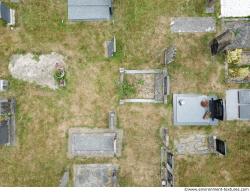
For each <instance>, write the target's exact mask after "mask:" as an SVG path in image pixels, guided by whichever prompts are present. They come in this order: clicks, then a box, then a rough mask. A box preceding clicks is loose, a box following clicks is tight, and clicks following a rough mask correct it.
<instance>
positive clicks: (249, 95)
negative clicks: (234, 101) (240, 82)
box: [239, 90, 250, 104]
mask: <svg viewBox="0 0 250 192" xmlns="http://www.w3.org/2000/svg"><path fill="white" fill-rule="evenodd" d="M239 103H240V104H250V90H240V91H239Z"/></svg>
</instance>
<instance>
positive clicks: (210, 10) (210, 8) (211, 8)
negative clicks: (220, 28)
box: [206, 0, 215, 13]
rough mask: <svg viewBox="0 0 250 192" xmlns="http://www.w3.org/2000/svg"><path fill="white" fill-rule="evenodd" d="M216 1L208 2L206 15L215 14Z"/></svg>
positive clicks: (208, 0) (210, 0)
mask: <svg viewBox="0 0 250 192" xmlns="http://www.w3.org/2000/svg"><path fill="white" fill-rule="evenodd" d="M214 5H215V0H206V13H214Z"/></svg>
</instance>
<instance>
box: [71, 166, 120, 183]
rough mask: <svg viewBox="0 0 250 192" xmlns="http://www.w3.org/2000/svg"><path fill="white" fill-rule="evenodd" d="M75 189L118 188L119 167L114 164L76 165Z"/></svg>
mask: <svg viewBox="0 0 250 192" xmlns="http://www.w3.org/2000/svg"><path fill="white" fill-rule="evenodd" d="M73 169H74V186H75V187H117V186H118V179H117V174H118V166H117V165H113V164H86V165H74V168H73Z"/></svg>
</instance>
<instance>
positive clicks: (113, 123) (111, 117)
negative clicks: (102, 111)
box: [109, 111, 117, 129]
mask: <svg viewBox="0 0 250 192" xmlns="http://www.w3.org/2000/svg"><path fill="white" fill-rule="evenodd" d="M116 121H117V118H116V113H115V112H114V111H111V112H109V128H110V129H116Z"/></svg>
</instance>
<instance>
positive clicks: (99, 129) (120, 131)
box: [67, 127, 123, 158]
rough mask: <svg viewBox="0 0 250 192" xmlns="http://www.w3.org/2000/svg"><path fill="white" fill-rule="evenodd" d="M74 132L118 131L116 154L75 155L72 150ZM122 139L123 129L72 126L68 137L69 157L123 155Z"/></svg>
mask: <svg viewBox="0 0 250 192" xmlns="http://www.w3.org/2000/svg"><path fill="white" fill-rule="evenodd" d="M72 133H116V134H117V143H116V150H117V152H116V154H114V155H103V154H96V155H74V154H73V153H72V151H71V148H72V145H71V143H72ZM122 139H123V130H121V129H115V130H112V129H102V128H93V129H90V128H85V127H83V128H70V129H69V138H68V153H67V156H68V158H74V157H114V156H117V157H119V156H121V152H122Z"/></svg>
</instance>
